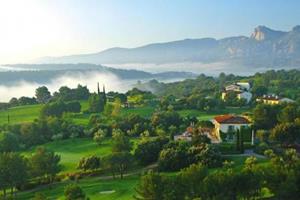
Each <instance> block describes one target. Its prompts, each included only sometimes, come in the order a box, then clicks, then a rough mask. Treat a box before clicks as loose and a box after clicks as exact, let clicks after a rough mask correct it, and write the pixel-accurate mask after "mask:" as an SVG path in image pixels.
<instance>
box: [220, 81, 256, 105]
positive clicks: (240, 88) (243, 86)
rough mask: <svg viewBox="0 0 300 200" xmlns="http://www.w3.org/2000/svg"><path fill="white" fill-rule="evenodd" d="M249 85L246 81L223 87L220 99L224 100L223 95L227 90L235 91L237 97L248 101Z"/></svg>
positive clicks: (249, 97) (249, 99) (250, 94)
mask: <svg viewBox="0 0 300 200" xmlns="http://www.w3.org/2000/svg"><path fill="white" fill-rule="evenodd" d="M250 89H251V86H250V84H249V83H247V82H237V83H235V84H231V85H228V86H226V87H225V89H224V91H223V92H222V100H225V97H226V95H227V93H228V92H235V93H236V94H237V98H238V99H245V100H246V102H247V103H249V102H250V101H251V99H252V93H251V92H250Z"/></svg>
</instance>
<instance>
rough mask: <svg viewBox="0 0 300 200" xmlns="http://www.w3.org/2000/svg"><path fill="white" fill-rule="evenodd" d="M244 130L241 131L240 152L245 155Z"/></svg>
mask: <svg viewBox="0 0 300 200" xmlns="http://www.w3.org/2000/svg"><path fill="white" fill-rule="evenodd" d="M244 130H245V129H244V128H241V131H240V150H241V153H244V134H243V132H244Z"/></svg>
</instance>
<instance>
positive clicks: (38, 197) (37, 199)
mask: <svg viewBox="0 0 300 200" xmlns="http://www.w3.org/2000/svg"><path fill="white" fill-rule="evenodd" d="M47 199H48V198H47V196H46V195H44V194H42V193H39V192H37V193H35V195H34V197H33V199H32V200H47Z"/></svg>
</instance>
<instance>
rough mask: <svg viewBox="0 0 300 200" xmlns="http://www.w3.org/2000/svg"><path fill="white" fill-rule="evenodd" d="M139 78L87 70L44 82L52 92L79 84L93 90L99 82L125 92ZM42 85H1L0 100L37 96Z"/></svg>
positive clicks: (114, 89)
mask: <svg viewBox="0 0 300 200" xmlns="http://www.w3.org/2000/svg"><path fill="white" fill-rule="evenodd" d="M136 81H137V80H121V79H119V78H118V77H117V76H115V75H113V74H110V73H99V72H91V71H89V72H85V73H79V72H78V73H69V74H67V75H62V76H58V77H57V78H55V79H53V80H50V81H49V83H48V84H43V85H45V86H46V87H48V89H49V90H50V92H51V93H53V92H55V91H58V89H59V88H60V87H61V86H68V87H70V88H75V87H77V85H78V84H81V85H83V86H87V87H88V88H89V90H90V91H91V92H95V91H96V90H97V82H99V83H100V84H101V89H102V85H105V87H106V90H107V91H119V92H125V91H127V90H128V89H129V88H131V87H132V85H133V84H135V83H136ZM40 86H42V85H41V84H38V83H34V82H26V81H22V80H20V81H18V82H16V83H14V84H13V85H10V86H3V85H0V102H7V101H9V100H10V99H11V98H12V97H17V98H19V97H21V96H27V97H33V96H35V90H36V88H38V87H40Z"/></svg>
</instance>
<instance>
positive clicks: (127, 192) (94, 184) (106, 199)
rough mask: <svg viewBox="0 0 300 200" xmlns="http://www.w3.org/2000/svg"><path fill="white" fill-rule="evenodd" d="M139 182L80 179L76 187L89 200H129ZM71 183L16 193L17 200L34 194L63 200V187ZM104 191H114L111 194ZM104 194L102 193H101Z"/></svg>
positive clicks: (95, 178)
mask: <svg viewBox="0 0 300 200" xmlns="http://www.w3.org/2000/svg"><path fill="white" fill-rule="evenodd" d="M138 181H139V177H138V176H129V177H125V178H124V179H123V180H121V179H114V180H113V179H112V180H100V179H99V178H98V177H93V178H85V179H81V180H80V181H79V183H78V185H79V186H80V187H81V188H82V189H83V190H84V192H85V193H86V195H87V196H88V197H89V198H90V199H91V200H112V199H114V200H131V199H133V195H134V194H135V190H134V188H135V187H136V185H137V183H138ZM70 183H72V182H71V181H64V182H60V183H56V184H55V185H52V189H49V186H45V187H43V186H41V187H39V188H37V189H35V190H32V191H25V192H22V193H18V198H17V199H19V200H23V199H24V200H25V199H31V198H32V197H33V196H34V194H35V193H36V192H40V193H43V194H45V195H46V196H47V197H48V198H49V199H59V200H63V199H64V197H63V193H64V187H65V186H66V185H68V184H70ZM105 191H106V192H108V191H115V192H113V193H111V194H109V193H106V194H105ZM101 192H104V193H101Z"/></svg>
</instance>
